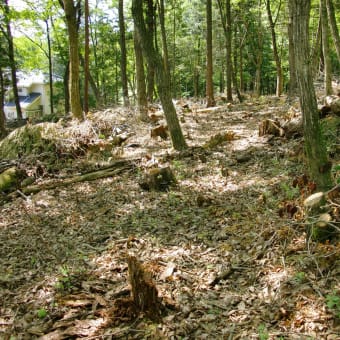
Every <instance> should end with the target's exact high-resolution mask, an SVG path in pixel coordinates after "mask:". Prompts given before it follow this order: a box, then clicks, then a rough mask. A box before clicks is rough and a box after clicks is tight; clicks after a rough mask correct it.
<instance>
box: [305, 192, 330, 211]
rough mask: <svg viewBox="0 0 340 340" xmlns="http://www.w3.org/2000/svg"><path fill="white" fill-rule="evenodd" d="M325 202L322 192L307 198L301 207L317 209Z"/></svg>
mask: <svg viewBox="0 0 340 340" xmlns="http://www.w3.org/2000/svg"><path fill="white" fill-rule="evenodd" d="M324 201H325V194H324V193H323V192H317V193H315V194H313V195H310V196H308V197H307V198H306V199H305V200H304V202H303V205H304V206H305V207H306V208H309V209H315V208H319V207H320V206H321V205H322V204H323V203H324Z"/></svg>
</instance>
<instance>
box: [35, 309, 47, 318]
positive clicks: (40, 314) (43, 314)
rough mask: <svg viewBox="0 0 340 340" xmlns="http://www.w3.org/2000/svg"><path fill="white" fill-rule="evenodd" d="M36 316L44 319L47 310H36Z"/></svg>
mask: <svg viewBox="0 0 340 340" xmlns="http://www.w3.org/2000/svg"><path fill="white" fill-rule="evenodd" d="M37 316H38V318H39V319H44V318H45V317H46V316H47V311H46V309H44V308H41V309H38V310H37Z"/></svg>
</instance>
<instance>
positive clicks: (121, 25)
mask: <svg viewBox="0 0 340 340" xmlns="http://www.w3.org/2000/svg"><path fill="white" fill-rule="evenodd" d="M118 17H119V43H120V51H121V57H120V71H121V78H122V88H123V101H124V106H125V107H128V106H130V101H129V88H128V81H127V72H126V64H127V62H126V43H125V22H124V0H119V5H118Z"/></svg>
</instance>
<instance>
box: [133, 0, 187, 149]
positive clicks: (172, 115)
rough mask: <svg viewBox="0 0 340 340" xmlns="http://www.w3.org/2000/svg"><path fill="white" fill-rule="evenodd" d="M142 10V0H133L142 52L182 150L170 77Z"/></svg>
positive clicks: (175, 140) (184, 144)
mask: <svg viewBox="0 0 340 340" xmlns="http://www.w3.org/2000/svg"><path fill="white" fill-rule="evenodd" d="M143 12H144V11H143V3H142V1H141V0H133V1H132V16H133V19H134V23H135V27H136V29H137V31H138V34H139V36H140V39H141V45H142V49H143V53H144V55H145V57H146V59H147V61H148V64H149V65H150V64H152V65H154V66H155V71H156V74H155V75H156V84H157V89H158V94H159V97H160V100H161V103H162V107H163V111H164V115H165V118H166V121H167V124H168V128H169V132H170V136H171V140H172V144H173V147H174V148H175V149H176V150H183V149H186V148H187V145H186V142H185V139H184V136H183V133H182V129H181V126H180V124H179V121H178V117H177V113H176V109H175V106H174V104H173V102H172V98H171V92H170V79H169V77H168V73H167V72H166V70H165V67H164V63H163V58H162V56H161V55H160V53H159V51H158V50H156V48H155V46H154V42H153V37H152V36H150V34H148V33H149V32H148V31H147V28H146V25H145V20H144V15H143V14H144V13H143Z"/></svg>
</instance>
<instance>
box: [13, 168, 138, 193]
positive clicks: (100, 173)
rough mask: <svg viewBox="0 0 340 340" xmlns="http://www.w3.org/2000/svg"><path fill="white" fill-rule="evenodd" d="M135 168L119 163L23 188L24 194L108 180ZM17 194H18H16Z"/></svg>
mask: <svg viewBox="0 0 340 340" xmlns="http://www.w3.org/2000/svg"><path fill="white" fill-rule="evenodd" d="M134 168H135V163H134V162H131V161H118V162H116V163H114V164H112V165H110V166H107V167H105V168H103V169H100V170H96V171H92V172H88V173H85V174H82V175H76V176H73V177H70V178H65V179H63V180H52V181H49V182H44V183H42V184H37V185H30V186H27V187H25V188H22V190H21V191H22V193H24V194H25V195H28V194H35V193H37V192H39V191H41V190H51V189H55V188H58V187H63V186H68V185H71V184H74V183H79V182H87V181H95V180H97V179H100V178H106V177H110V176H115V175H117V174H119V173H121V172H123V171H126V170H133V169H134ZM14 194H16V193H14Z"/></svg>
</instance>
